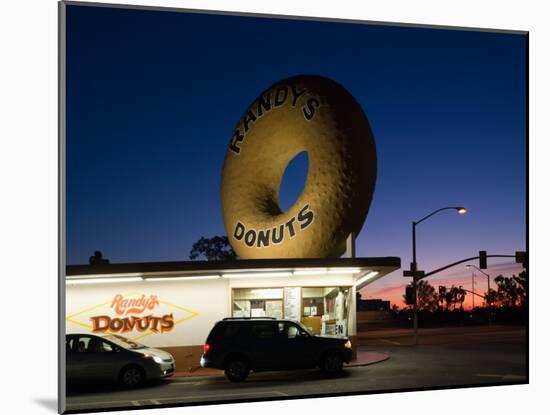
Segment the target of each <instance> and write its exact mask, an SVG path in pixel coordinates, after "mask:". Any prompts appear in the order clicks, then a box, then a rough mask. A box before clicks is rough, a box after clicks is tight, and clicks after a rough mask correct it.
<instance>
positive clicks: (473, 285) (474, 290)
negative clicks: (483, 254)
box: [472, 270, 476, 312]
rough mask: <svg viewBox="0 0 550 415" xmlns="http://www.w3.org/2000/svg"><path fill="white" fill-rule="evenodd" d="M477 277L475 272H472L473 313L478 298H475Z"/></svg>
mask: <svg viewBox="0 0 550 415" xmlns="http://www.w3.org/2000/svg"><path fill="white" fill-rule="evenodd" d="M474 278H475V275H474V271H473V270H472V294H473V295H472V312H473V311H474V308H475V307H476V296H475V293H476V288H475V280H474Z"/></svg>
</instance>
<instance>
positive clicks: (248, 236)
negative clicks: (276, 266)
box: [221, 76, 376, 259]
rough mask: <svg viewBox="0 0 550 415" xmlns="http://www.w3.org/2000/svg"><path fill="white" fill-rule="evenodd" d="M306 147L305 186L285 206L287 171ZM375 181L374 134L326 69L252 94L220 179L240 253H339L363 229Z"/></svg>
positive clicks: (250, 255) (278, 255) (281, 255)
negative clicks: (325, 73)
mask: <svg viewBox="0 0 550 415" xmlns="http://www.w3.org/2000/svg"><path fill="white" fill-rule="evenodd" d="M304 151H305V152H307V156H308V161H309V169H308V174H307V179H306V183H305V186H304V190H303V191H302V193H301V195H300V196H299V197H298V199H297V200H296V202H295V203H294V205H293V206H292V207H290V209H288V210H287V211H285V212H283V211H282V210H281V208H280V204H279V187H280V184H281V181H282V178H283V174H284V172H285V169H286V167H287V166H288V164H289V162H290V161H291V160H292V159H293V158H294V157H295V156H296V155H297V154H299V153H301V152H304ZM375 182H376V149H375V145H374V139H373V136H372V132H371V129H370V126H369V122H368V120H367V117H366V115H365V114H364V112H363V110H362V109H361V107H360V105H359V104H358V103H357V101H356V100H355V99H354V98H353V97H352V96H351V94H350V93H349V92H347V91H346V90H345V89H344V88H343V87H342V86H341V85H339V84H337V83H336V82H334V81H332V80H330V79H328V78H324V77H321V76H296V77H292V78H288V79H284V80H282V81H279V82H277V83H276V84H274V85H272V86H271V87H270V88H268V89H267V90H266V91H264V92H263V93H262V94H260V96H259V97H258V98H257V99H256V100H254V102H253V103H252V105H250V107H249V108H248V109H247V110H246V111H245V113H244V115H243V116H242V117H241V119H240V120H239V122H238V124H237V126H236V127H235V129H234V131H233V133H232V136H231V139H230V142H229V148H228V150H227V154H226V157H225V162H224V167H223V173H222V182H221V202H222V210H223V220H224V224H225V228H226V231H227V236H228V238H229V241H230V243H231V245H232V247H233V249H234V250H235V251H236V253H237V255H238V256H239V257H240V258H242V259H247V258H323V257H337V256H339V255H341V254H342V253H343V252H344V251H345V241H346V238H347V237H348V235H349V234H350V233H351V232H354V233H359V231H360V230H361V228H362V226H363V223H364V221H365V217H366V215H367V212H368V210H369V206H370V203H371V200H372V195H373V192H374V186H375Z"/></svg>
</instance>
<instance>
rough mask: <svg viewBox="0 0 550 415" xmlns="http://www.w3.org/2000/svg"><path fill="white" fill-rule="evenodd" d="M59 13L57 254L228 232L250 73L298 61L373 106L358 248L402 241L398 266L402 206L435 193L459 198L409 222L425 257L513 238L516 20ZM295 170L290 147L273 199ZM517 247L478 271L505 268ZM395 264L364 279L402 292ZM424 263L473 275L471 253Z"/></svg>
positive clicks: (521, 87) (160, 248) (362, 251)
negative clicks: (373, 163) (61, 119)
mask: <svg viewBox="0 0 550 415" xmlns="http://www.w3.org/2000/svg"><path fill="white" fill-rule="evenodd" d="M67 22H68V25H67V180H66V182H67V259H68V263H69V264H81V263H87V261H88V257H89V256H90V255H91V254H92V253H93V251H95V250H97V249H99V250H101V251H103V252H104V254H105V256H106V257H107V258H109V259H110V260H111V262H144V261H170V260H187V259H188V255H189V250H190V249H191V245H192V244H193V242H194V241H196V240H197V239H199V238H200V237H201V236H206V237H210V236H214V235H222V234H224V233H225V229H224V226H223V222H222V216H221V206H220V198H219V189H220V176H221V169H222V165H223V159H224V156H225V152H226V150H227V145H228V143H229V139H230V137H231V132H232V130H233V128H234V126H235V124H236V123H237V121H238V120H239V118H240V117H241V115H242V113H243V112H244V110H245V109H246V108H247V107H248V105H249V104H250V103H251V102H252V101H253V100H254V99H255V97H256V96H257V95H258V94H259V93H260V92H261V91H263V90H264V89H265V88H266V87H268V86H269V85H271V84H272V83H273V82H275V81H277V80H280V79H283V78H286V77H289V76H293V75H297V74H319V75H323V76H326V77H329V78H332V79H334V80H336V81H337V82H339V83H340V84H342V85H343V86H344V87H345V88H346V89H347V90H348V91H349V92H350V93H351V94H352V95H353V96H354V97H355V98H356V99H357V100H358V102H359V103H360V104H361V106H362V107H363V110H364V111H365V113H366V114H367V116H368V119H369V122H370V124H371V128H372V131H373V134H374V137H375V142H376V147H377V156H378V179H377V184H376V190H375V194H374V197H373V201H372V205H371V209H370V212H369V214H368V216H367V219H366V221H365V225H364V227H363V230H362V232H361V234H360V235H359V237H358V240H357V255H358V256H369V257H376V256H398V257H400V258H401V260H402V265H403V269H408V267H409V263H410V261H411V221H413V220H418V219H420V218H422V217H423V216H425V215H426V214H428V213H430V212H431V211H433V210H435V209H437V208H440V207H444V206H465V207H467V208H468V213H467V214H466V215H458V214H456V212H453V211H444V212H442V213H440V214H438V215H436V216H434V217H432V218H430V219H429V220H428V221H426V222H423V223H422V224H420V225H419V226H418V229H417V243H418V262H419V265H420V267H421V269H424V270H426V271H430V270H432V269H434V268H438V267H440V266H442V265H445V264H447V263H450V262H454V261H456V260H459V259H461V258H466V257H471V256H475V255H477V252H478V251H479V250H486V251H488V253H489V254H508V255H509V254H513V253H514V252H515V251H517V250H525V246H526V245H525V244H526V209H525V205H526V185H525V184H526V165H525V160H526V152H525V150H526V135H525V122H526V119H525V88H526V84H525V78H526V75H525V69H526V68H525V53H526V50H525V45H526V43H525V41H526V39H525V37H524V36H522V35H519V34H506V33H488V32H468V31H460V30H455V31H450V30H436V29H424V28H422V29H421V28H404V27H389V26H381V25H366V24H343V23H333V22H314V21H297V20H285V19H265V18H256V17H235V16H216V15H199V14H188V13H167V12H160V11H137V10H128V9H108V8H93V7H84V6H75V5H69V6H67ZM306 175H307V160H306V159H305V158H299V159H297V160H295V162H293V163H292V165H291V166H290V167H289V169H288V171H287V174H285V177H284V179H283V183H282V185H281V204H282V206H283V207H285V206H286V207H288V206H290V205H291V204H292V201H293V200H295V199H296V197H297V195H299V193H300V191H301V186H302V185H303V182H304V179H305V177H306ZM512 262H513V261H512V260H510V259H507V260H503V261H498V262H497V261H491V260H490V261H489V264H490V266H491V267H490V269H489V270H487V271H488V272H489V273H490V274H491V275H492V276H496V275H498V274H499V273H504V274H505V275H511V274H512V273H516V274H517V273H518V272H519V271H521V269H520V268H519V267H518V266H517V265H515V264H513V263H512ZM476 265H477V264H476ZM403 269H401V270H398V271H396V272H394V273H392V274H391V275H389V276H386V277H384V278H382V279H381V280H379V281H377V282H376V283H374V284H372V285H371V286H368V288H367V289H365V290H363V293H362V294H363V297H364V298H383V299H390V300H391V301H392V302H394V303H398V304H400V302H401V295H402V294H403V292H404V285H405V284H406V283H407V282H408V281H409V280H408V279H405V278H404V277H402V272H403ZM476 273H477V275H478V276H477V286H476V290H478V289H479V290H485V289H486V288H485V287H486V277H485V276H482V275H480V273H479V272H476ZM429 281H430V282H431V283H432V284H433V285H434V286H436V287H437V286H438V285H445V284H446V285H451V284H455V285H463V286H464V287H465V288H467V289H471V271H470V270H469V269H466V268H465V267H464V266H459V267H456V268H454V269H452V270H449V271H448V272H446V273H444V274H441V275H439V276H437V277H433V278H430V279H429ZM493 287H494V285H493ZM479 301H480V299H477V300H476V302H479ZM470 304H471V299H470V298H467V299H466V304H465V305H466V306H469V305H470Z"/></svg>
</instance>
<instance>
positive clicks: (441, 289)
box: [439, 285, 447, 295]
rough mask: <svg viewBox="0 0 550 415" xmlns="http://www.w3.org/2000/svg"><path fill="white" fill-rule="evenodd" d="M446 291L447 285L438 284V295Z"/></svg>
mask: <svg viewBox="0 0 550 415" xmlns="http://www.w3.org/2000/svg"><path fill="white" fill-rule="evenodd" d="M446 292H447V287H445V286H444V285H440V286H439V295H445V293H446Z"/></svg>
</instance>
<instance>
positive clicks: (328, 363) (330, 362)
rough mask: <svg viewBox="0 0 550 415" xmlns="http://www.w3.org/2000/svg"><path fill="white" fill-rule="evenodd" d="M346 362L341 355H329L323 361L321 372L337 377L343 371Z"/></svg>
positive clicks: (334, 353) (333, 353)
mask: <svg viewBox="0 0 550 415" xmlns="http://www.w3.org/2000/svg"><path fill="white" fill-rule="evenodd" d="M343 366H344V360H343V359H342V355H341V354H340V353H336V352H332V353H327V354H326V355H325V356H324V357H323V359H322V360H321V370H322V371H323V372H324V373H326V374H328V375H336V374H338V373H340V372H341V371H342V367H343Z"/></svg>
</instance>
